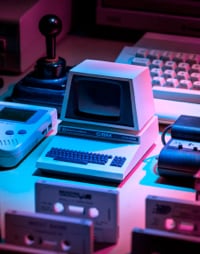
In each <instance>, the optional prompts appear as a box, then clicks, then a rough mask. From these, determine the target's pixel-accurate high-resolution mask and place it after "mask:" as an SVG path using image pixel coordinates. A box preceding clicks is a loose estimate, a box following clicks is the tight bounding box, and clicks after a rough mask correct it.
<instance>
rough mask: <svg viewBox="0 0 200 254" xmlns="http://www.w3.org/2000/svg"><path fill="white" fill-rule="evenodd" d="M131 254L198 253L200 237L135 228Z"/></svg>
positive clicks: (132, 234) (132, 235)
mask: <svg viewBox="0 0 200 254" xmlns="http://www.w3.org/2000/svg"><path fill="white" fill-rule="evenodd" d="M131 237H132V240H131V252H130V254H155V253H156V254H169V253H182V254H188V253H196V251H197V250H198V249H199V247H200V240H199V237H192V236H185V235H180V234H175V233H169V232H165V231H162V230H157V229H149V228H145V229H142V228H137V227H135V228H133V230H132V233H131Z"/></svg>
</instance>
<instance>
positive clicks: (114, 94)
mask: <svg viewBox="0 0 200 254" xmlns="http://www.w3.org/2000/svg"><path fill="white" fill-rule="evenodd" d="M71 82H72V84H73V86H72V87H71V90H70V97H69V105H70V106H69V107H68V108H67V112H66V117H70V118H74V119H77V118H78V119H80V120H84V121H90V122H91V121H96V122H99V123H101V122H103V123H107V124H109V123H110V124H116V125H125V126H130V127H134V121H133V115H132V110H131V109H132V105H131V98H130V96H131V94H130V89H129V82H128V81H122V80H120V81H119V80H111V79H106V78H98V77H84V76H79V75H74V76H73V79H72V81H71Z"/></svg>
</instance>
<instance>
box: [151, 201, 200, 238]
mask: <svg viewBox="0 0 200 254" xmlns="http://www.w3.org/2000/svg"><path fill="white" fill-rule="evenodd" d="M146 227H147V228H152V229H158V230H164V231H170V232H174V233H180V234H187V235H191V236H200V204H199V203H198V202H195V201H194V202H193V201H184V200H180V199H175V198H166V197H159V196H147V198H146Z"/></svg>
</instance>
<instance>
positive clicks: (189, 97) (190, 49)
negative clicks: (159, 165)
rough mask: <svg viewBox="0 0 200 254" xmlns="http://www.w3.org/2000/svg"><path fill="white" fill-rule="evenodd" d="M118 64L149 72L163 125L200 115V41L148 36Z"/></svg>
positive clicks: (125, 51) (126, 50) (123, 53)
mask: <svg viewBox="0 0 200 254" xmlns="http://www.w3.org/2000/svg"><path fill="white" fill-rule="evenodd" d="M116 62H121V63H127V64H133V65H142V66H147V67H148V68H149V71H150V75H151V80H152V90H153V96H154V98H155V100H154V101H155V106H156V113H157V115H158V118H159V121H160V122H173V121H174V120H176V119H177V117H178V116H179V115H180V114H186V115H199V114H200V113H199V112H200V39H198V38H190V37H183V36H174V35H163V34H155V33H147V34H145V35H144V36H143V37H142V38H141V40H139V41H138V42H137V43H136V44H135V45H133V46H126V47H124V48H123V49H122V51H121V52H120V54H119V55H118V57H117V59H116Z"/></svg>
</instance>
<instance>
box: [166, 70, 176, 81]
mask: <svg viewBox="0 0 200 254" xmlns="http://www.w3.org/2000/svg"><path fill="white" fill-rule="evenodd" d="M163 77H164V78H165V79H167V78H175V77H176V72H175V71H174V70H170V69H169V70H168V69H167V70H165V71H164V72H163Z"/></svg>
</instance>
